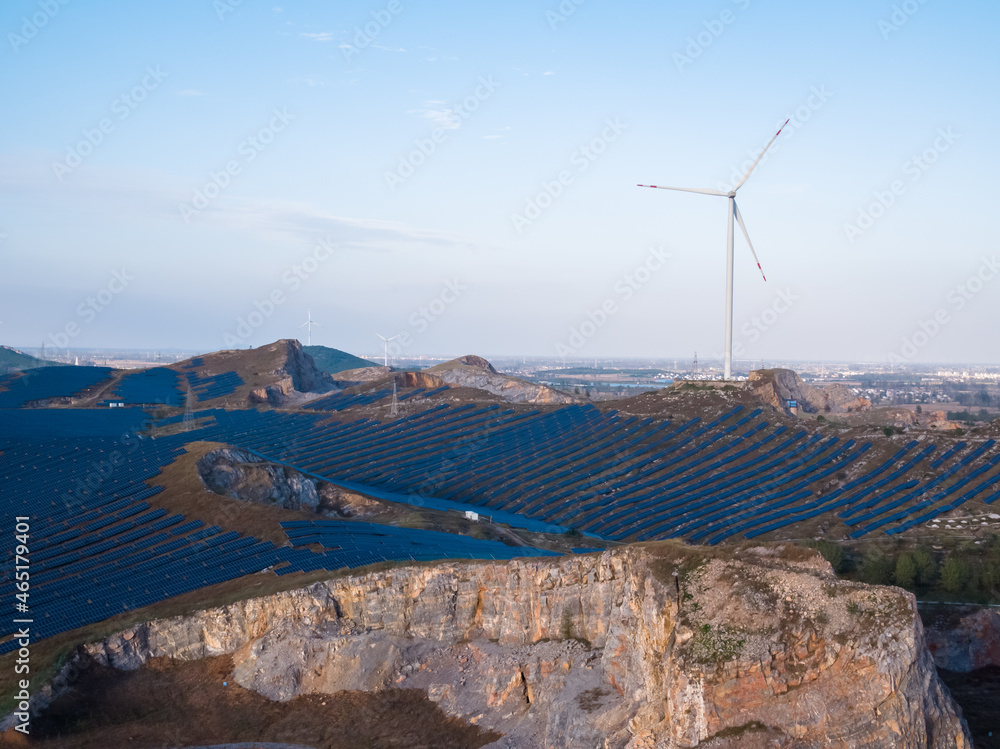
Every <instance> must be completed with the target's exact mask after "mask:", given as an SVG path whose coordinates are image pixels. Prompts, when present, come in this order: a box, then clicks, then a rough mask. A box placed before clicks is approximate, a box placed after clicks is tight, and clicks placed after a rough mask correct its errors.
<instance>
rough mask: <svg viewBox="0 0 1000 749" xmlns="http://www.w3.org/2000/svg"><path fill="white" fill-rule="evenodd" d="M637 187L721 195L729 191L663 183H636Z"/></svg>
mask: <svg viewBox="0 0 1000 749" xmlns="http://www.w3.org/2000/svg"><path fill="white" fill-rule="evenodd" d="M636 187H652V188H654V189H656V190H678V191H679V192H697V193H700V194H702V195H721V196H722V197H725V196H726V195H727V194H728V193H724V192H719V191H718V190H703V189H701V188H699V187H664V186H663V185H636Z"/></svg>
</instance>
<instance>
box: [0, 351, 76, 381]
mask: <svg viewBox="0 0 1000 749" xmlns="http://www.w3.org/2000/svg"><path fill="white" fill-rule="evenodd" d="M61 366H64V365H62V364H60V363H59V362H52V361H46V360H45V359H38V358H37V357H34V356H29V355H28V354H25V353H23V352H21V351H18V350H17V349H16V348H11V347H10V346H2V345H0V374H5V373H7V372H13V371H20V370H23V369H35V368H37V367H61Z"/></svg>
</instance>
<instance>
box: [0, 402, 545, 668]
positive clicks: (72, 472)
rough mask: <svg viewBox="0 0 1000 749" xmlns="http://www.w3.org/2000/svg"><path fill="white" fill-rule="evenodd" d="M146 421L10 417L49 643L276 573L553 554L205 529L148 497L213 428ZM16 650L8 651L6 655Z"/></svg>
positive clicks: (0, 444) (417, 538)
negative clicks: (146, 432) (315, 541)
mask: <svg viewBox="0 0 1000 749" xmlns="http://www.w3.org/2000/svg"><path fill="white" fill-rule="evenodd" d="M144 418H145V414H144V413H143V412H142V411H141V410H139V409H114V410H75V409H38V410H31V411H6V412H2V413H0V511H2V512H3V514H4V516H5V517H8V518H11V519H13V518H15V517H18V516H27V517H29V518H31V520H30V526H31V530H30V539H29V544H28V546H29V549H30V553H29V559H30V563H31V568H30V569H31V589H30V596H29V599H28V600H29V604H28V605H29V614H26V615H30V617H31V618H32V619H33V620H34V622H33V625H32V626H33V633H34V636H35V637H36V638H38V639H40V638H44V637H49V636H52V635H54V634H58V633H59V632H63V631H66V630H69V629H75V628H77V627H81V626H85V625H87V624H91V623H93V622H97V621H101V620H103V619H106V618H108V617H111V616H114V615H116V614H120V613H123V612H126V611H130V610H133V609H137V608H140V607H143V606H147V605H149V604H152V603H156V602H157V601H161V600H164V599H166V598H170V597H172V596H176V595H180V594H183V593H187V592H190V591H194V590H197V589H199V588H202V587H205V586H208V585H213V584H216V583H221V582H225V581H228V580H233V579H236V578H239V577H242V576H244V575H247V574H250V573H255V572H260V571H261V570H264V569H267V568H276V569H275V570H274V571H275V572H276V573H278V574H281V575H287V574H290V573H293V572H309V571H313V570H321V569H325V570H335V569H339V568H342V567H357V566H362V565H366V564H370V563H372V562H375V561H386V560H394V559H440V558H446V557H454V558H484V559H489V558H498V559H500V558H503V559H507V558H510V557H511V556H529V555H534V554H548V553H549V552H541V551H538V550H534V549H530V548H523V547H517V548H514V547H505V546H503V545H502V544H495V543H491V542H479V541H474V540H472V539H468V538H466V537H463V536H451V535H449V534H435V533H431V532H429V531H419V530H405V529H388V530H379V529H378V527H377V526H372V525H370V524H360V525H359V526H358V528H359V530H358V533H359V540H358V541H357V542H350V541H349V539H347V537H349V536H350V526H351V525H352V524H351V523H342V524H333V525H339V526H340V530H339V537H340V538H341V539H342V541H343V543H339V544H331V545H330V547H331V550H330V551H328V552H326V553H316V552H313V551H311V550H309V549H304V548H296V547H293V546H282V547H275V546H274V545H272V544H271V543H270V542H265V541H260V540H258V539H256V538H253V537H250V536H241V535H239V534H238V533H236V532H234V531H225V530H224V529H222V528H220V527H218V526H211V527H205V525H204V523H202V522H201V521H200V520H196V519H188V518H185V517H183V516H181V515H178V514H171V513H168V512H167V511H166V510H164V509H162V508H159V509H156V508H153V507H152V506H151V504H150V501H147V500H151V501H155V500H153V498H154V497H156V495H157V494H159V493H160V492H161V491H162V487H160V486H150V483H151V482H150V481H149V480H150V479H153V478H154V477H155V476H156V475H157V474H158V473H159V471H160V470H161V468H162V467H164V466H166V465H168V464H169V463H171V462H172V461H173V460H175V459H176V458H177V457H178V456H179V455H181V453H182V452H183V446H184V444H185V443H186V442H188V441H190V440H192V439H199V438H201V437H203V436H204V430H201V431H193V432H188V433H186V434H179V435H173V436H167V437H160V438H158V439H150V438H148V437H143V436H141V433H140V427H141V426H142V425H143V420H144ZM318 527H320V529H321V532H322V533H327V532H332V531H328V528H327V527H324V526H323V525H322V524H319V525H318ZM332 527H333V526H332V525H331V526H329V528H332ZM449 540H450V543H449ZM507 549H510V550H511V551H506V550H507ZM14 567H15V559H14V557H13V550H12V549H11V548H10V547H9V546H8V548H7V549H5V550H4V552H3V554H2V556H0V580H2V582H3V586H4V588H3V589H4V590H5V591H6V592H8V593H9V594H10V595H9V597H8V600H13V584H14V579H15V578H14V572H15V569H14ZM15 631H16V625H15V624H13V623H12V622H11V619H10V618H8V619H7V620H5V622H3V623H2V624H0V638H2V637H5V636H8V635H10V634H12V633H13V632H15ZM16 646H17V645H16V641H14V640H8V641H7V642H5V643H0V653H3V652H9V651H11V650H13V649H15V648H16Z"/></svg>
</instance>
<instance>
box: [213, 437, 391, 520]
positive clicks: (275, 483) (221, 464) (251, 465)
mask: <svg viewBox="0 0 1000 749" xmlns="http://www.w3.org/2000/svg"><path fill="white" fill-rule="evenodd" d="M198 475H199V476H200V477H201V480H202V483H203V484H204V485H205V487H206V488H207V489H209V490H210V491H213V492H215V493H216V494H221V495H222V496H224V497H229V498H230V499H238V500H241V501H243V502H253V503H256V504H266V505H273V506H276V507H281V508H282V509H285V510H311V511H313V512H317V513H319V514H321V515H325V516H327V517H341V518H350V517H372V516H374V515H379V514H381V513H383V512H384V511H385V509H386V507H385V504H384V503H383V502H381V501H380V500H377V499H371V498H370V497H365V496H363V495H361V494H357V493H355V492H351V491H348V490H346V489H342V488H341V487H339V486H337V485H336V484H331V483H328V482H326V481H321V480H319V479H311V478H308V477H306V476H303V475H302V474H301V473H300V472H299V471H297V470H295V469H294V468H291V467H289V466H283V465H278V464H275V463H269V462H267V461H265V460H262V459H261V458H259V457H258V456H256V455H254V454H253V453H250V452H247V451H246V450H238V449H234V448H221V449H218V450H213V451H212V452H210V453H208V454H206V455H205V456H204V457H202V458H201V459H200V460H199V461H198Z"/></svg>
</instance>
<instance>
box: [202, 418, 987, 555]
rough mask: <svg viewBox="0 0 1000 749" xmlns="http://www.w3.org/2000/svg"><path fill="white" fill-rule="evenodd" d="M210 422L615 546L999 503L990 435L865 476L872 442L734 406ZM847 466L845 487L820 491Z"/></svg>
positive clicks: (346, 473) (332, 466) (339, 472)
mask: <svg viewBox="0 0 1000 749" xmlns="http://www.w3.org/2000/svg"><path fill="white" fill-rule="evenodd" d="M215 413H216V417H217V423H216V425H215V426H214V427H212V428H210V429H209V430H208V431H209V433H210V434H212V437H211V439H216V440H218V441H223V442H232V443H235V444H239V445H240V446H243V447H247V448H249V449H252V450H255V451H256V452H258V453H260V454H262V455H264V456H267V457H269V458H271V459H275V460H280V461H282V462H285V463H289V464H292V465H294V466H297V467H299V468H300V469H302V470H305V471H308V472H310V473H313V474H316V475H319V476H323V477H326V478H328V479H330V480H333V481H343V482H351V483H353V484H358V485H362V486H370V487H375V488H378V489H383V490H386V491H391V492H395V493H398V494H402V495H406V494H411V495H412V494H416V495H423V496H432V497H435V498H439V499H444V500H454V501H458V502H463V503H466V504H470V505H475V506H478V507H480V508H481V509H482V512H483V513H485V514H489V512H490V511H491V510H502V511H505V512H511V513H518V514H520V515H522V516H524V517H528V518H533V519H538V520H541V521H544V522H547V523H554V524H560V525H563V526H570V527H574V528H577V529H580V530H583V531H586V532H589V533H593V534H596V535H600V536H602V537H605V538H611V539H618V540H621V539H638V540H648V539H656V538H667V537H681V538H685V539H687V540H689V541H692V542H701V543H718V542H720V541H722V540H724V539H726V538H730V537H732V536H736V535H743V536H746V537H754V536H757V535H761V534H763V533H766V532H770V531H774V530H777V529H779V528H782V527H785V526H787V525H790V524H791V523H795V522H801V521H805V520H809V519H811V518H815V517H818V516H819V515H822V514H824V513H839V515H840V516H841V517H842V518H843V519H844V521H845V523H847V524H848V525H849V526H850V527H851V528H852V529H853V530H852V531H851V535H852V536H854V537H860V536H863V535H866V534H868V533H871V532H875V531H879V532H885V533H890V534H892V533H899V532H902V530H905V529H906V528H908V527H912V526H913V525H914V524H917V523H919V522H924V521H926V520H929V519H930V518H932V517H934V515H935V514H940V513H941V512H944V511H946V510H948V509H953V508H954V507H957V506H959V505H960V504H962V503H964V502H967V501H969V500H971V499H980V500H981V501H983V502H986V503H991V502H993V501H995V499H996V497H997V493H996V484H997V482H998V481H1000V461H998V460H997V459H996V456H995V454H994V453H995V452H996V451H995V450H994V447H995V445H994V444H993V442H992V441H989V442H985V443H977V444H976V445H972V444H969V445H961V446H958V447H957V448H956V449H953V450H951V451H949V454H947V455H943V456H942V459H941V460H940V461H938V462H935V463H934V464H932V465H930V466H929V464H928V462H927V461H928V460H929V459H930V458H931V456H932V454H933V453H934V452H935V450H936V446H934V445H926V446H924V447H923V448H922V449H920V450H917V446H918V443H917V442H915V441H914V442H912V443H911V444H910V445H908V446H906V447H904V448H903V449H901V450H900V451H898V453H897V454H896V456H893V457H891V458H889V459H888V460H886V461H884V462H883V463H881V464H880V465H878V466H874V467H871V468H869V467H868V465H867V463H868V462H869V461H868V460H867V456H868V454H869V452H870V451H871V449H872V444H871V443H870V442H863V443H858V442H856V441H855V440H846V441H845V440H841V439H840V438H838V437H833V436H824V435H822V434H818V433H814V434H810V433H809V432H808V431H807V430H805V429H798V428H789V427H787V426H785V425H777V426H775V425H771V424H770V423H769V422H768V421H767V420H766V419H765V418H763V415H762V412H761V410H760V409H754V410H751V411H748V410H746V409H744V408H743V407H736V408H734V409H732V410H731V411H729V412H728V413H726V414H723V415H722V416H720V417H719V418H716V419H713V420H711V421H710V422H709V423H702V421H701V420H700V419H692V420H689V421H684V422H680V423H676V424H674V423H670V422H666V421H655V420H653V419H650V418H646V419H640V418H638V417H633V416H619V415H618V414H617V413H616V412H614V411H610V412H601V411H600V410H598V409H597V408H596V407H594V406H592V405H586V406H576V405H574V406H565V407H562V408H558V409H554V410H548V411H546V412H544V413H542V412H540V411H537V410H535V411H524V410H515V409H511V408H504V407H501V406H497V405H491V406H475V405H471V404H468V405H462V406H450V405H445V404H441V405H438V406H436V407H433V408H430V409H427V410H424V411H422V412H420V413H417V414H413V415H410V416H407V417H405V418H401V419H399V420H395V421H391V422H387V423H385V424H382V423H379V422H377V421H374V420H371V419H359V420H356V421H351V422H343V421H341V422H332V421H326V422H324V421H322V420H313V419H312V417H311V416H307V415H304V414H294V415H293V414H280V413H275V412H271V413H260V414H259V413H256V412H254V413H250V412H215ZM859 461H863V463H862V462H859ZM855 464H857V465H858V466H862V465H863V466H864V469H863V470H862V469H855V468H852V466H855ZM928 467H930V468H932V469H933V474H932V476H931V477H930V478H925V477H924V474H925V472H926V469H928ZM848 469H851V470H852V471H854V473H855V474H856V475H855V477H854V478H853V479H852V480H851V481H850V482H848V483H846V484H844V485H842V486H840V487H839V488H837V489H835V490H832V491H830V492H829V493H828V494H826V495H823V494H820V490H821V489H823V487H826V486H829V485H830V484H831V483H835V476H836V475H838V474H841V473H842V472H847V471H848ZM904 484H905V486H904ZM862 509H863V510H864V512H861V511H860V510H862Z"/></svg>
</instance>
